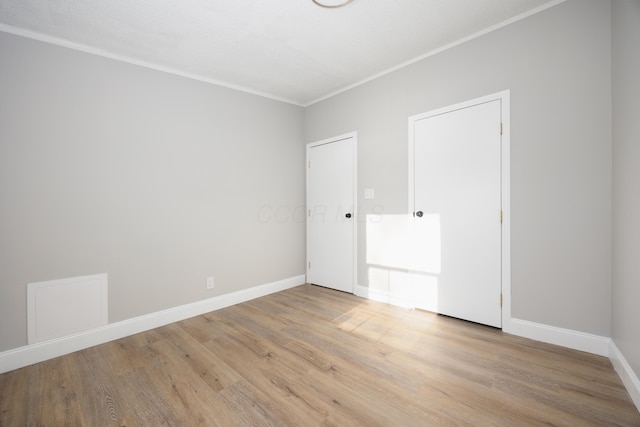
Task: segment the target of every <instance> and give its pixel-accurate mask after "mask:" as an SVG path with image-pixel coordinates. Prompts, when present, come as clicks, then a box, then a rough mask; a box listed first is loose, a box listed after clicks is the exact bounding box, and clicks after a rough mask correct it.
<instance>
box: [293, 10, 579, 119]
mask: <svg viewBox="0 0 640 427" xmlns="http://www.w3.org/2000/svg"><path fill="white" fill-rule="evenodd" d="M565 1H567V0H553V1H550V2H548V3H546V4H543V5H542V6H540V7H537V8H535V9H531V10H530V11H528V12H525V13H522V14H520V15H517V16H514V17H513V18H510V19H507V20H506V21H502V22H500V23H498V24H495V25H492V26H491V27H488V28H485V29H484V30H480V31H478V32H476V33H473V34H471V35H469V36H467V37H463V38H461V39H459V40H456V41H454V42H451V43H448V44H446V45H444V46H442V47H439V48H437V49H434V50H432V51H429V52H427V53H423V54H422V55H420V56H416V57H415V58H413V59H410V60H408V61H405V62H403V63H402V64H399V65H396V66H394V67H391V68H387V69H386V70H384V71H381V72H379V73H377V74H374V75H373V76H370V77H367V78H365V79H363V80H360V81H359V82H356V83H353V84H351V85H349V86H345V87H343V88H342V89H338V90H336V91H334V92H331V93H329V94H328V95H324V96H321V97H320V98H318V99H316V100H314V101H311V102H309V103H307V104H303V105H302V106H303V107H309V106H311V105H313V104H316V103H318V102H321V101H324V100H325V99H329V98H331V97H333V96H336V95H339V94H341V93H343V92H347V91H349V90H351V89H353V88H356V87H358V86H362V85H363V84H365V83H369V82H370V81H372V80H375V79H379V78H380V77H384V76H386V75H387V74H391V73H393V72H394V71H398V70H400V69H402V68H405V67H408V66H409V65H411V64H415V63H416V62H420V61H422V60H423V59H427V58H429V57H431V56H434V55H437V54H438V53H441V52H444V51H446V50H449V49H452V48H454V47H456V46H459V45H461V44H464V43H466V42H468V41H471V40H473V39H477V38H479V37H482V36H484V35H485V34H489V33H491V32H493V31H496V30H499V29H500V28H502V27H506V26H507V25H511V24H513V23H514V22H517V21H520V20H522V19H525V18H528V17H530V16H532V15H535V14H536V13H540V12H542V11H544V10H546V9H550V8H552V7H554V6H557V5H559V4H561V3H564V2H565Z"/></svg>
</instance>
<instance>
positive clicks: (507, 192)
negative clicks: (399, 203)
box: [407, 90, 511, 330]
mask: <svg viewBox="0 0 640 427" xmlns="http://www.w3.org/2000/svg"><path fill="white" fill-rule="evenodd" d="M510 96H511V93H510V91H509V90H504V91H501V92H497V93H493V94H491V95H487V96H483V97H480V98H475V99H471V100H468V101H464V102H460V103H457V104H453V105H449V106H446V107H443V108H438V109H435V110H431V111H428V112H426V113H421V114H416V115H414V116H411V117H409V120H408V122H409V141H408V142H409V144H408V145H409V147H408V148H409V156H408V157H409V165H408V166H409V169H408V170H409V173H408V180H409V182H408V184H409V185H408V201H409V206H408V211H407V218H408V220H409V222H410V224H411V226H412V227H413V221H412V218H413V217H412V212H415V206H414V192H415V189H414V178H415V141H414V139H415V134H414V129H415V123H416V122H417V121H418V120H423V119H426V118H429V117H433V116H437V115H440V114H445V113H449V112H452V111H456V110H460V109H463V108H468V107H472V106H474V105H478V104H483V103H486V102H490V101H496V100H500V101H501V102H500V106H501V111H500V114H501V117H502V142H501V144H500V145H501V147H500V184H501V188H500V201H501V205H502V236H501V245H502V250H501V270H502V271H501V279H502V329H503V330H504V329H505V328H508V326H509V324H510V320H511V116H510V111H511V105H510ZM409 276H410V277H412V276H413V275H412V274H411V272H410V274H409ZM411 287H412V292H413V280H411ZM414 301H415V298H414Z"/></svg>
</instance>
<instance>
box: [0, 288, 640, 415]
mask: <svg viewBox="0 0 640 427" xmlns="http://www.w3.org/2000/svg"><path fill="white" fill-rule="evenodd" d="M192 425H204V426H235V425H243V426H351V425H360V426H441V425H445V426H463V425H474V426H518V425H527V426H528V425H555V426H640V413H638V411H637V410H636V408H635V406H634V405H633V403H632V401H631V399H630V397H629V395H628V393H627V392H626V390H625V389H624V387H623V385H622V383H621V382H620V380H619V378H618V376H617V375H616V373H615V372H614V370H613V368H612V366H611V364H610V362H609V360H608V359H606V358H604V357H599V356H594V355H591V354H587V353H582V352H578V351H572V350H568V349H564V348H561V347H557V346H553V345H547V344H542V343H538V342H534V341H531V340H527V339H524V338H519V337H514V336H511V335H508V334H504V333H502V331H500V330H497V329H493V328H489V327H485V326H480V325H476V324H472V323H468V322H464V321H461V320H457V319H452V318H448V317H444V316H438V315H435V314H433V313H428V312H423V311H419V310H415V311H414V310H407V309H402V308H398V307H393V306H390V305H386V304H382V303H377V302H373V301H369V300H364V299H361V298H358V297H355V296H353V295H348V294H344V293H341V292H335V291H332V290H329V289H325V288H321V287H317V286H311V285H303V286H299V287H296V288H293V289H290V290H287V291H284V292H280V293H277V294H273V295H269V296H266V297H263V298H259V299H256V300H253V301H250V302H246V303H243V304H239V305H237V306H233V307H229V308H226V309H223V310H219V311H215V312H211V313H208V314H205V315H202V316H198V317H194V318H191V319H188V320H184V321H181V322H178V323H174V324H171V325H167V326H164V327H161V328H158V329H154V330H152V331H148V332H144V333H141V334H137V335H133V336H130V337H127V338H123V339H119V340H116V341H113V342H110V343H106V344H103V345H99V346H96V347H92V348H89V349H86V350H82V351H79V352H76V353H73V354H70V355H67V356H63V357H59V358H56V359H52V360H49V361H46V362H43V363H39V364H36V365H33V366H29V367H26V368H22V369H18V370H15V371H12V372H7V373H5V374H2V375H0V426H192Z"/></svg>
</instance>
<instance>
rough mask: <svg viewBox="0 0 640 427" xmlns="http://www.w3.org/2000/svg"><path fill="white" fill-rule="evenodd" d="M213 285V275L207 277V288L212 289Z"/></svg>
mask: <svg viewBox="0 0 640 427" xmlns="http://www.w3.org/2000/svg"><path fill="white" fill-rule="evenodd" d="M214 286H215V282H214V280H213V276H211V277H207V289H213V287H214Z"/></svg>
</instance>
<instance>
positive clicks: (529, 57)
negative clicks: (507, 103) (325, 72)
mask: <svg viewBox="0 0 640 427" xmlns="http://www.w3.org/2000/svg"><path fill="white" fill-rule="evenodd" d="M505 89H510V90H511V125H512V131H511V200H512V204H511V209H512V229H511V232H512V316H513V317H515V318H518V319H524V320H529V321H533V322H539V323H543V324H548V325H553V326H557V327H562V328H568V329H572V330H578V331H583V332H588V333H593V334H597V335H603V336H610V334H611V274H612V272H611V269H612V267H611V262H612V261H611V174H612V170H611V162H612V154H611V3H610V2H609V1H601V0H571V1H567V2H565V3H561V4H560V5H558V6H555V7H553V8H551V9H547V10H546V11H543V12H541V13H539V14H536V15H534V16H531V17H529V18H527V19H524V20H521V21H518V22H516V23H514V24H511V25H509V26H507V27H504V28H502V29H500V30H498V31H494V32H492V33H489V34H487V35H484V36H482V37H480V38H477V39H474V40H472V41H470V42H467V43H465V44H462V45H460V46H457V47H455V48H453V49H450V50H447V51H445V52H442V53H439V54H437V55H434V56H432V57H429V58H427V59H425V60H422V61H420V62H418V63H415V64H413V65H411V66H409V67H406V68H404V69H401V70H398V71H395V72H393V73H391V74H389V75H386V76H384V77H382V78H379V79H376V80H374V81H372V82H369V83H367V84H365V85H362V86H359V87H357V88H354V89H352V90H349V91H347V92H345V93H343V94H340V95H337V96H335V97H332V98H330V99H327V100H325V101H322V102H319V103H317V104H314V105H312V106H310V107H308V108H307V109H306V110H305V140H306V141H307V142H312V141H316V140H320V139H323V138H327V137H331V136H334V135H339V134H343V133H346V132H350V131H357V132H358V168H359V170H358V186H359V207H360V218H359V223H360V227H359V263H358V264H359V269H358V274H359V282H360V284H361V285H363V286H367V285H368V282H367V273H368V266H367V263H366V253H365V248H366V234H365V227H364V217H365V216H366V215H367V214H369V213H371V212H377V213H383V214H405V213H406V211H407V179H408V178H407V126H408V125H407V118H408V117H409V116H411V115H414V114H418V113H422V112H426V111H429V110H432V109H435V108H439V107H443V106H446V105H451V104H455V103H458V102H462V101H464V100H467V99H472V98H476V97H479V96H483V95H488V94H490V93H494V92H498V91H501V90H505ZM364 188H374V189H375V191H376V199H374V200H364V199H363V189H364Z"/></svg>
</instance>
